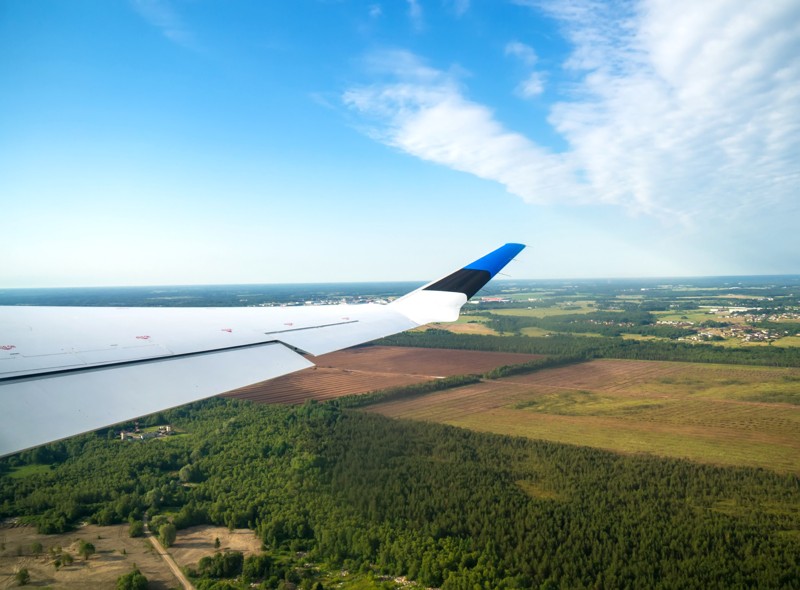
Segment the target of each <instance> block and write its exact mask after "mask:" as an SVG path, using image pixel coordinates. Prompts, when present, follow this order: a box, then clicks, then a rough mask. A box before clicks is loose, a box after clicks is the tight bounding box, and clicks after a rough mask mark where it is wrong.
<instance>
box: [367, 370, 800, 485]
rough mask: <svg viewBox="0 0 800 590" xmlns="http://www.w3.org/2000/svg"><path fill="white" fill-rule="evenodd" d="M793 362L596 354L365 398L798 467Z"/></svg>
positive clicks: (798, 375)
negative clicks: (463, 383) (780, 365)
mask: <svg viewBox="0 0 800 590" xmlns="http://www.w3.org/2000/svg"><path fill="white" fill-rule="evenodd" d="M798 392H800V369H773V368H764V367H744V366H731V365H706V364H694V363H671V362H655V361H625V360H597V361H592V362H589V363H583V364H580V365H573V366H570V367H561V368H556V369H548V370H544V371H539V372H537V373H532V374H529V375H521V376H516V377H511V378H507V379H500V380H497V381H486V382H483V383H479V384H475V385H471V386H467V387H461V388H458V389H453V390H447V391H443V392H439V393H437V394H435V395H429V396H423V397H417V398H414V399H409V400H399V401H391V402H386V403H382V404H377V405H375V406H371V407H370V408H369V409H370V411H375V412H379V413H381V414H384V415H387V416H392V417H400V418H412V419H418V420H430V421H435V422H442V423H445V424H451V425H455V426H461V427H466V428H471V429H475V430H482V431H488V432H497V433H501V434H514V435H520V436H526V437H529V438H535V439H545V440H552V441H556V442H564V443H572V444H578V445H587V446H594V447H600V448H605V449H609V450H614V451H620V452H631V453H651V454H656V455H662V456H670V457H684V458H689V459H692V460H697V461H704V462H711V463H718V464H726V465H750V466H760V467H768V468H771V469H775V470H778V471H783V472H794V473H800V406H798V405H792V404H787V403H774V402H770V401H769V400H770V396H777V399H785V396H787V395H796V394H798Z"/></svg>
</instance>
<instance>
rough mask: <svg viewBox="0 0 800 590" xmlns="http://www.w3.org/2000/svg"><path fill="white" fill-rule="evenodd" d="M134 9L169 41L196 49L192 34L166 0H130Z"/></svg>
mask: <svg viewBox="0 0 800 590" xmlns="http://www.w3.org/2000/svg"><path fill="white" fill-rule="evenodd" d="M131 3H132V4H133V7H134V9H136V12H138V13H139V14H140V15H141V16H142V17H143V18H144V19H145V20H146V21H147V22H148V23H150V24H151V25H152V26H154V27H156V28H157V29H159V30H160V31H161V33H162V34H163V35H164V36H165V37H166V38H167V39H169V40H170V41H172V42H174V43H176V44H178V45H180V46H182V47H186V48H187V49H196V39H195V36H194V33H193V32H192V31H191V30H190V29H189V28H188V27H187V26H186V25H185V24H184V22H183V20H182V19H181V17H180V15H178V13H177V12H176V11H175V10H174V9H173V8H172V5H171V4H170V3H169V2H168V1H167V0H131Z"/></svg>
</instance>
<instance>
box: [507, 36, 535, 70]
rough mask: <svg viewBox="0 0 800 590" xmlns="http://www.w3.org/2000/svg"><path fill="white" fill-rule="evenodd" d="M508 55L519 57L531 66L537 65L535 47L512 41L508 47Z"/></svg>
mask: <svg viewBox="0 0 800 590" xmlns="http://www.w3.org/2000/svg"><path fill="white" fill-rule="evenodd" d="M506 55H513V56H514V57H518V58H519V59H520V60H522V62H523V63H524V64H526V65H529V66H532V65H533V64H535V63H536V59H537V58H536V52H535V51H534V50H533V47H531V46H530V45H525V43H520V42H519V41H511V42H510V43H508V44H507V45H506Z"/></svg>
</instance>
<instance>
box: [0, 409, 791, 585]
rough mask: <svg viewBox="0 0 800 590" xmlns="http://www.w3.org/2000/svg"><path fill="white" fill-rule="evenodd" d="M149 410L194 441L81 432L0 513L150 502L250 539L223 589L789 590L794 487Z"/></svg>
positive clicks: (440, 430)
mask: <svg viewBox="0 0 800 590" xmlns="http://www.w3.org/2000/svg"><path fill="white" fill-rule="evenodd" d="M165 418H166V419H168V420H170V421H171V422H172V423H173V424H175V425H176V426H178V427H179V428H181V429H183V430H186V431H187V432H189V433H191V434H190V435H187V436H181V437H175V438H172V439H164V440H153V441H148V442H144V443H123V442H122V441H117V440H109V439H107V438H104V437H102V436H94V437H92V436H87V437H82V438H81V443H80V444H79V445H72V446H70V447H69V448H68V449H67V450H66V453H67V455H68V456H67V458H66V459H65V460H63V461H62V462H60V463H54V464H53V465H52V468H51V469H50V470H49V471H47V472H44V473H36V474H31V475H28V476H26V477H20V478H13V477H9V476H3V477H0V517H3V518H5V517H12V516H16V517H21V518H23V519H26V520H28V521H32V522H40V523H46V522H47V521H48V519H52V518H55V519H61V521H62V522H64V523H65V526H69V524H72V523H76V522H79V521H82V520H86V519H89V520H91V521H94V522H100V523H103V524H108V523H112V522H125V521H128V520H129V519H133V520H135V519H139V518H141V515H142V514H143V512H144V511H145V510H147V511H148V513H149V514H150V515H151V518H152V520H151V524H153V523H157V522H161V521H162V519H163V518H164V517H163V515H159V512H164V511H167V512H169V514H171V515H173V516H172V520H173V523H174V524H175V525H176V527H178V528H181V527H185V526H190V525H192V524H197V523H211V524H215V525H222V526H227V527H230V528H234V527H249V528H251V529H253V530H254V531H255V532H256V534H257V535H258V536H259V538H260V539H261V540H262V541H263V543H264V544H265V546H266V548H267V549H266V552H265V553H264V554H261V555H259V556H254V557H252V558H248V559H242V557H241V555H235V554H220V556H219V557H217V556H211V557H209V558H208V559H204V560H202V561H201V564H200V565H199V566H198V569H197V571H195V572H193V573H194V574H196V576H197V578H198V579H197V586H198V587H199V588H205V587H211V586H213V584H214V583H215V581H217V580H220V579H224V578H226V577H228V576H231V577H232V576H236V581H235V582H231V583H230V584H228V586H226V587H232V588H246V587H249V584H251V583H255V584H261V585H262V587H265V588H275V587H277V586H278V585H279V584H281V581H284V582H285V581H287V580H288V581H292V582H293V583H295V584H298V585H300V586H301V587H313V585H314V584H317V583H318V582H320V579H319V578H320V576H321V574H320V573H319V572H318V571H317V570H315V569H314V568H313V567H307V564H308V563H309V562H313V563H317V564H320V565H321V566H322V570H323V571H324V570H325V569H326V568H327V569H331V568H336V569H337V571H338V569H339V568H343V569H347V570H349V571H351V572H365V573H367V572H372V573H374V575H376V576H377V575H379V574H385V575H390V576H398V575H405V576H408V577H409V578H411V579H414V580H417V581H419V582H420V583H422V584H424V585H426V586H433V587H440V588H442V589H443V590H453V589H469V590H472V589H474V588H478V587H479V588H493V589H494V588H497V589H502V588H708V587H725V588H753V587H763V588H800V576H799V575H798V571H797V562H798V559H800V536H798V531H800V515H798V513H797V511H796V507H797V505H798V503H799V502H800V480H799V479H798V477H797V476H796V475H779V474H775V473H771V472H768V471H764V470H756V469H744V468H741V469H737V468H719V467H712V466H707V465H696V464H692V463H689V462H685V461H678V460H669V459H659V458H654V457H645V456H620V455H615V454H612V453H608V452H604V451H600V450H596V449H589V448H581V447H573V446H567V445H559V444H555V443H548V442H540V441H530V440H526V439H521V438H514V437H508V436H498V435H492V434H484V433H477V432H471V431H467V430H462V429H457V428H452V427H447V426H443V425H437V424H429V423H421V422H411V421H402V420H391V419H388V418H385V417H382V416H379V415H372V414H369V413H364V412H358V411H353V410H348V409H342V408H340V407H337V406H336V405H334V404H318V403H307V404H305V405H303V406H299V407H296V408H287V407H279V406H263V405H251V404H247V403H243V402H237V401H235V400H210V401H207V402H203V403H200V404H195V405H193V406H191V407H189V408H186V409H181V410H179V411H173V412H165ZM54 456H55V455H54ZM187 465H188V466H190V467H191V468H190V469H188V470H186V471H184V470H183V468H184V467H186V466H187ZM181 473H184V477H189V476H191V477H192V478H193V479H194V483H192V484H191V485H186V484H184V482H183V481H182V476H181ZM289 556H297V557H296V558H295V557H289ZM292 559H294V561H291V560H292ZM287 560H289V561H287Z"/></svg>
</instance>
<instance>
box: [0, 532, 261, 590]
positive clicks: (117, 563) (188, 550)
mask: <svg viewBox="0 0 800 590" xmlns="http://www.w3.org/2000/svg"><path fill="white" fill-rule="evenodd" d="M216 538H219V540H220V548H219V551H224V550H226V549H229V550H232V551H241V552H243V553H244V554H245V557H246V556H247V555H250V554H251V553H254V552H255V553H258V552H259V551H260V547H261V542H260V541H259V540H258V539H257V538H256V536H255V534H254V533H253V531H251V530H247V529H236V530H234V531H232V532H231V531H229V530H228V529H227V528H225V527H214V526H205V525H203V526H196V527H191V528H188V529H185V530H182V531H178V537H177V539H176V541H175V544H174V545H173V546H172V547H170V548H169V553H170V554H171V555H172V557H173V558H174V559H175V561H176V562H177V563H178V565H179V566H180V567H184V566H196V565H197V562H198V561H200V558H202V557H204V556H206V555H213V554H214V552H215V549H214V540H215V539H216ZM79 540H84V541H87V542H89V543H92V544H93V545H94V546H95V548H96V550H97V552H96V553H95V554H94V555H92V556H91V557H89V559H88V560H87V561H83V558H81V557H80V556H78V541H79ZM35 541H38V542H39V543H41V544H42V546H43V547H44V550H43V552H42V553H41V554H40V555H38V556H36V555H32V554H31V544H32V543H34V542H35ZM56 545H60V546H61V547H62V548H63V550H65V551H68V552H69V553H71V554H72V557H73V558H74V559H75V561H74V562H73V563H72V564H71V565H69V566H65V567H61V568H60V569H59V570H56V569H55V566H54V565H53V559H52V558H51V557H50V555H49V553H48V550H49V549H50V548H51V547H55V546H56ZM123 549H124V550H125V553H124V554H123V553H122V551H123ZM134 563H135V564H136V566H137V567H138V568H139V570H141V572H142V573H143V574H144V575H145V576H146V577H147V580H148V582H149V586H148V588H151V589H152V590H167V589H168V588H178V587H180V586H179V584H178V581H177V580H176V579H175V576H174V575H173V574H172V572H170V570H169V568H168V567H167V565H166V564H165V563H164V561H163V560H162V559H161V557H160V556H158V555H157V554H156V553H155V551H154V550H153V546H152V545H151V544H150V542H149V541H148V540H147V539H145V538H144V537H139V538H137V539H132V538H130V537H129V536H128V525H127V524H125V525H114V526H107V527H99V526H95V525H86V526H82V527H80V528H79V529H77V530H75V531H71V532H69V533H64V534H61V535H40V534H38V533H37V532H36V529H35V528H34V527H29V526H16V525H13V524H4V525H2V526H0V588H16V587H17V582H16V580H15V579H14V574H15V573H16V572H17V570H18V569H19V568H22V567H25V568H27V569H28V572H29V573H30V576H31V582H30V584H29V586H30V587H33V588H36V587H41V586H54V587H58V588H76V589H78V588H80V589H83V588H113V587H114V586H115V584H116V581H117V578H119V577H120V576H121V575H123V574H126V573H128V572H129V571H131V569H132V568H133V564H134Z"/></svg>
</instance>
